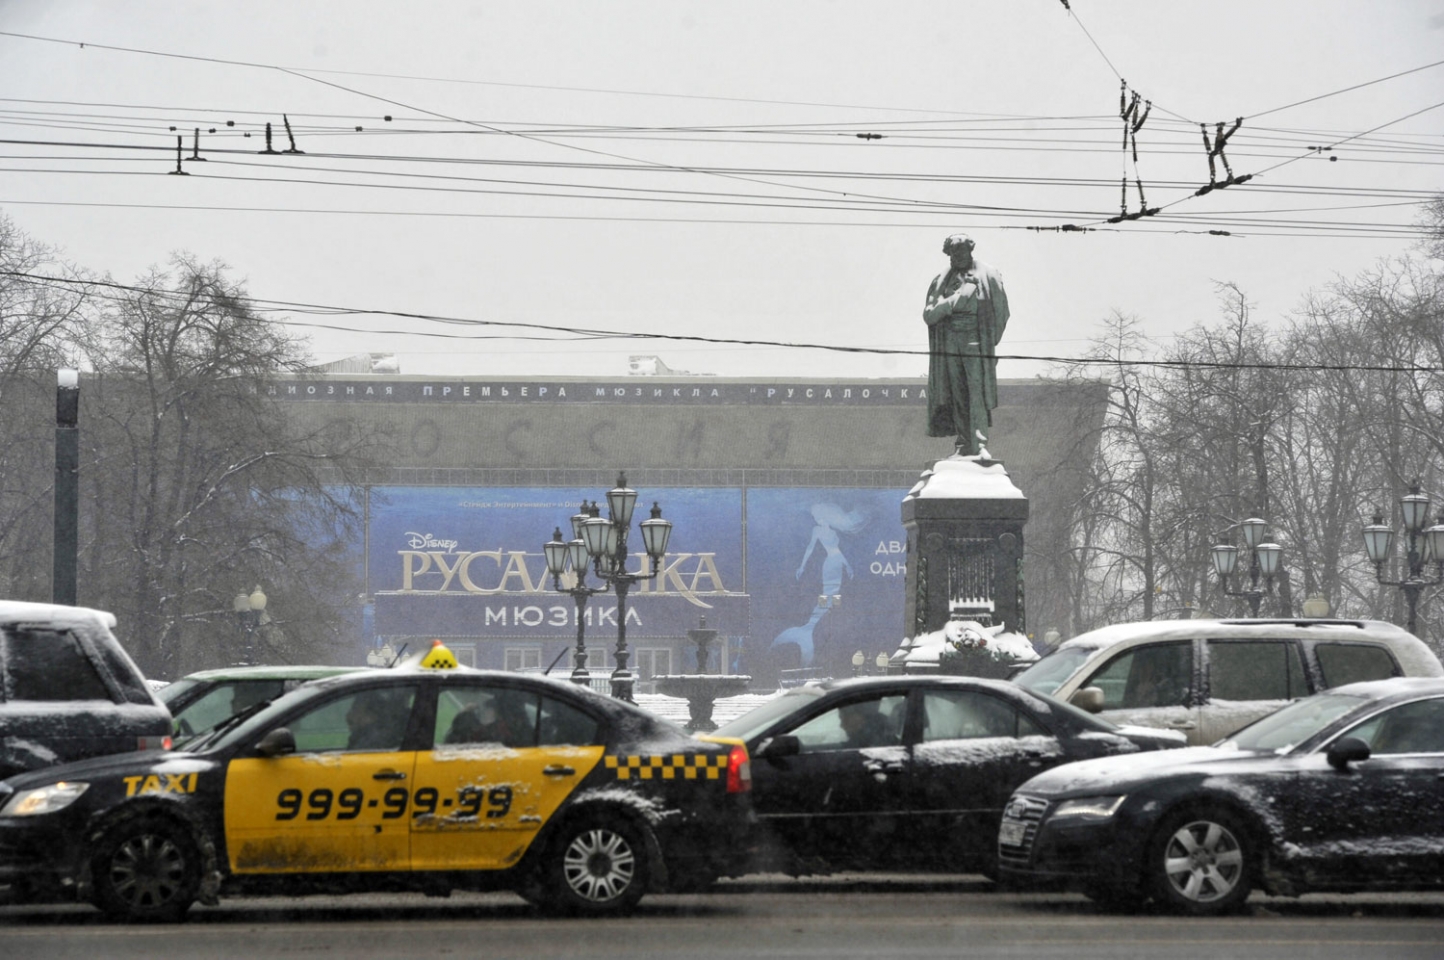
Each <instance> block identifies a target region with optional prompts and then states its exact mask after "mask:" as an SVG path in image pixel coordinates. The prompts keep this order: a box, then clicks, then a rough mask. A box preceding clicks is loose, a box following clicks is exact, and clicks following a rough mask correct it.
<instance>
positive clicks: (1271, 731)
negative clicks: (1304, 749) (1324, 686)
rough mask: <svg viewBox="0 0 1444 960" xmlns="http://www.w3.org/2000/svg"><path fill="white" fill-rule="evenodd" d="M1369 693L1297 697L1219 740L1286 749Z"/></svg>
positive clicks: (1258, 748)
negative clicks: (1294, 700)
mask: <svg viewBox="0 0 1444 960" xmlns="http://www.w3.org/2000/svg"><path fill="white" fill-rule="evenodd" d="M1368 702H1369V700H1368V698H1367V697H1358V696H1353V695H1350V694H1342V693H1320V694H1317V695H1315V696H1312V697H1308V698H1306V699H1304V700H1298V701H1296V702H1294V703H1291V704H1289V705H1288V706H1287V707H1284V708H1282V709H1281V710H1277V711H1275V712H1274V713H1271V714H1269V715H1268V716H1266V717H1264V718H1263V719H1262V720H1259V721H1257V722H1255V723H1252V724H1249V725H1248V726H1246V727H1244V728H1243V729H1242V730H1240V731H1239V732H1238V733H1235V734H1234V735H1233V736H1231V737H1229V738H1228V739H1226V740H1223V741H1220V743H1219V746H1221V747H1235V748H1237V749H1239V750H1256V751H1259V752H1264V751H1273V752H1275V753H1284V752H1286V751H1288V750H1290V749H1292V748H1293V747H1294V745H1295V744H1299V743H1303V742H1304V741H1305V740H1307V739H1309V738H1310V737H1312V736H1313V735H1314V734H1316V733H1318V732H1319V731H1320V730H1322V729H1324V728H1325V727H1327V726H1328V725H1329V724H1331V723H1333V722H1334V721H1335V720H1337V719H1339V718H1340V717H1342V716H1343V715H1344V714H1346V713H1348V712H1349V711H1350V710H1354V709H1357V708H1358V707H1361V706H1363V705H1364V704H1366V703H1368Z"/></svg>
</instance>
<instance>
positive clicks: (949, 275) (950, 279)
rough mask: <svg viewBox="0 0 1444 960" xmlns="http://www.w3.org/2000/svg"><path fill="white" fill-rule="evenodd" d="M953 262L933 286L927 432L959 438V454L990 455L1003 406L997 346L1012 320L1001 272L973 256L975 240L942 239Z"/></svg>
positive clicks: (926, 315) (928, 312)
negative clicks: (991, 433)
mask: <svg viewBox="0 0 1444 960" xmlns="http://www.w3.org/2000/svg"><path fill="white" fill-rule="evenodd" d="M943 253H945V254H947V256H948V258H949V259H950V260H951V261H952V265H951V266H950V267H949V268H948V270H947V272H946V273H941V274H939V275H938V276H936V277H934V278H933V282H932V284H931V285H930V286H929V287H928V300H927V305H926V306H925V307H924V308H923V319H924V320H925V321H927V325H928V354H929V357H928V436H930V437H953V436H955V437H957V438H958V439H957V447H958V451H957V452H958V454H959V455H960V456H965V457H966V456H976V455H978V454H979V453H985V451H984V450H983V442H984V441H985V440H986V439H987V428H988V427H990V426H992V424H993V408H994V407H996V406H997V405H998V375H997V367H998V357H997V353H996V348H997V345H998V341H999V340H1000V339H1001V338H1002V336H1003V328H1004V327H1005V326H1007V323H1008V295H1007V293H1006V292H1004V290H1003V278H1002V275H1000V274H999V273H998V271H996V270H994V269H993V268H992V267H990V266H988V265H987V264H985V263H982V262H980V261H978V260H974V259H973V239H972V238H971V237H969V236H968V235H967V234H963V233H955V234H953V235H952V236H950V237H948V238H947V239H946V240H944V241H943Z"/></svg>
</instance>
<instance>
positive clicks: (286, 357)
mask: <svg viewBox="0 0 1444 960" xmlns="http://www.w3.org/2000/svg"><path fill="white" fill-rule="evenodd" d="M96 347H97V349H96V351H95V352H94V353H93V354H92V355H91V360H92V363H93V364H94V367H95V369H96V371H97V373H98V374H99V375H98V376H97V377H96V378H94V380H93V382H91V383H88V384H87V385H86V389H85V390H84V391H83V393H82V396H83V399H82V403H83V407H82V411H83V416H84V417H85V422H86V424H87V429H86V431H85V433H84V435H83V436H84V444H85V453H84V455H83V460H84V462H83V466H82V475H83V488H84V490H85V493H86V497H85V505H86V509H85V511H84V515H83V517H82V537H83V543H82V572H81V597H82V602H86V603H92V604H94V605H97V606H102V607H105V608H107V609H110V610H112V611H114V612H115V613H116V614H117V616H118V617H120V619H121V622H122V623H123V624H125V625H126V630H127V633H128V635H129V639H130V644H131V649H132V652H133V653H134V654H135V655H136V656H137V659H138V660H139V661H140V662H141V664H142V666H143V667H144V668H145V669H146V670H147V671H149V672H150V673H152V675H156V676H176V675H178V674H180V673H183V672H186V671H189V670H191V669H195V668H197V667H199V666H215V665H219V664H223V663H225V662H228V661H231V662H234V661H236V660H238V659H239V657H240V641H239V635H238V630H237V627H236V625H235V622H234V620H233V615H232V608H231V604H232V598H233V597H234V596H235V594H236V593H237V592H249V591H250V590H251V588H252V587H253V586H255V585H257V584H259V585H262V586H263V587H264V588H265V590H266V592H267V594H268V595H269V596H270V597H271V603H270V605H269V606H268V608H267V615H268V617H269V618H270V619H269V620H268V626H267V629H266V630H264V631H263V632H262V639H263V641H264V643H263V648H262V650H261V651H260V653H261V654H262V655H263V656H264V657H265V658H267V659H271V660H274V659H281V660H283V661H284V660H290V661H292V662H295V661H297V660H317V659H321V660H329V659H331V658H332V657H333V656H334V655H335V652H336V647H337V645H338V644H339V643H341V642H342V640H343V639H344V638H345V636H346V631H347V628H348V627H349V626H352V625H351V624H348V617H349V616H351V615H352V614H354V613H355V612H356V611H355V604H354V598H355V597H356V596H357V595H358V593H359V589H360V588H359V585H358V584H357V583H356V571H355V570H354V563H353V562H352V560H351V556H350V545H352V544H354V543H356V542H359V540H360V538H359V534H358V532H357V523H358V520H359V513H358V502H357V497H358V496H359V491H358V488H357V487H356V486H355V484H354V481H355V480H356V479H357V471H358V470H359V469H361V468H362V466H363V461H364V457H365V456H366V455H367V454H368V453H369V452H371V451H373V450H374V449H375V445H374V443H373V442H372V441H371V440H370V439H368V438H365V437H362V436H360V435H358V434H356V433H354V432H352V433H348V434H341V433H339V432H337V431H330V432H325V431H323V432H320V433H313V434H302V433H300V432H298V429H297V427H296V425H295V424H294V423H293V421H292V420H291V419H289V418H288V417H287V416H286V415H285V412H284V410H283V409H282V408H281V407H280V406H278V405H277V403H276V402H275V401H273V400H271V399H269V398H268V397H267V396H266V394H265V391H264V390H262V389H261V385H262V383H263V382H264V381H265V380H268V379H269V378H270V377H272V376H273V375H274V374H276V373H277V372H280V371H286V370H295V369H298V368H299V367H300V366H301V365H302V364H303V363H304V360H305V356H304V354H303V352H302V343H301V341H300V340H298V339H297V338H295V337H292V336H290V335H289V334H288V333H286V332H285V331H284V329H283V328H282V327H281V326H280V325H278V324H276V323H273V322H271V321H269V320H266V319H263V318H262V317H260V316H258V315H257V314H256V313H255V312H254V311H253V310H252V309H251V308H250V307H249V305H248V301H247V299H246V297H245V294H244V291H243V290H242V288H241V287H240V286H239V285H238V284H236V283H234V282H232V281H230V280H228V279H227V278H226V276H225V272H224V268H223V267H222V266H221V265H220V264H214V263H212V264H202V263H200V262H198V261H196V260H194V259H193V258H190V257H184V256H183V257H177V258H176V259H175V260H174V261H173V262H172V263H171V265H170V268H169V269H168V270H164V271H157V272H153V273H152V274H151V275H149V276H147V277H145V278H143V279H142V280H141V281H139V282H138V283H137V284H136V285H135V288H134V290H133V292H127V293H125V294H123V295H121V296H119V297H117V298H115V300H114V301H113V303H112V304H111V305H110V306H109V307H108V308H107V310H106V311H105V316H104V322H103V326H102V333H101V335H100V336H99V337H98V338H97V341H96Z"/></svg>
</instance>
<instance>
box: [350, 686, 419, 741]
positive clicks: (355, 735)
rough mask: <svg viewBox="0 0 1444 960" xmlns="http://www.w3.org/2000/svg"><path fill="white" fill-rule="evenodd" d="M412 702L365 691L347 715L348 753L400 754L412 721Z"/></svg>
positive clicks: (386, 693) (355, 700) (380, 691)
mask: <svg viewBox="0 0 1444 960" xmlns="http://www.w3.org/2000/svg"><path fill="white" fill-rule="evenodd" d="M410 714H411V711H410V704H409V702H405V701H401V700H398V699H396V698H395V697H394V696H392V695H391V693H390V691H387V690H364V691H362V692H361V693H358V694H357V695H356V696H355V697H354V698H353V699H352V701H351V706H350V709H348V710H347V711H346V728H347V730H348V731H349V732H350V733H349V736H348V737H347V739H346V749H347V750H399V749H400V748H401V741H402V740H403V739H404V738H405V735H406V721H407V719H408V718H409V717H410Z"/></svg>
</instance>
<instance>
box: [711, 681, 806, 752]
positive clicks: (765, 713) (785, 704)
mask: <svg viewBox="0 0 1444 960" xmlns="http://www.w3.org/2000/svg"><path fill="white" fill-rule="evenodd" d="M822 694H823V690H822V688H821V687H812V686H807V687H793V688H792V689H791V690H789V691H787V692H786V693H784V694H783V695H782V696H780V697H778V698H777V699H776V700H769V701H768V702H766V703H764V704H762V705H761V706H759V707H754V708H753V709H751V710H749V711H747V712H746V713H744V714H742V716H740V717H738V718H737V719H735V720H732V721H730V722H728V723H725V724H723V725H722V726H721V727H719V728H718V729H717V732H716V736H719V737H736V738H737V739H739V740H751V739H752V738H753V737H755V736H757V735H758V734H759V733H761V732H762V731H763V730H766V729H767V728H768V727H770V726H772V724H774V723H776V722H777V721H778V720H780V719H782V718H783V717H785V716H787V715H789V714H791V713H794V712H796V711H798V710H800V709H802V708H803V707H805V706H806V705H807V704H809V703H812V702H813V701H814V700H816V699H817V698H818V697H820V696H822Z"/></svg>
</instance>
